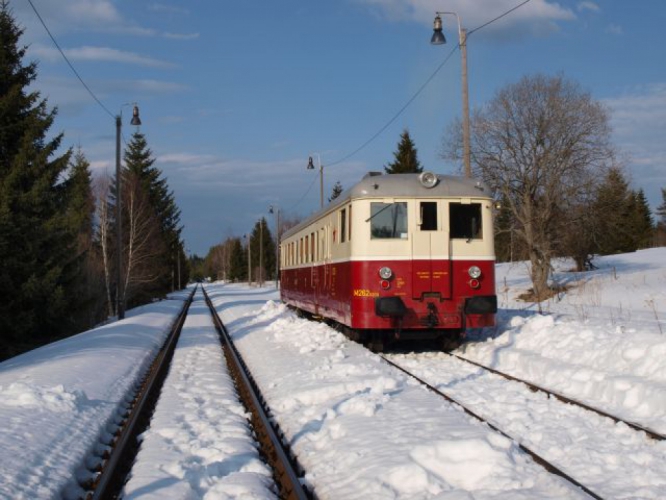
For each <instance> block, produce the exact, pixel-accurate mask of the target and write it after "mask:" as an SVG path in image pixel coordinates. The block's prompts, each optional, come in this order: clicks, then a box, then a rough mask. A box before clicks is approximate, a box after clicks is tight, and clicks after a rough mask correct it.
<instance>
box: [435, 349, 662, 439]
mask: <svg viewBox="0 0 666 500" xmlns="http://www.w3.org/2000/svg"><path fill="white" fill-rule="evenodd" d="M447 354H448V355H449V356H452V357H454V358H456V359H459V360H460V361H462V362H464V363H469V364H470V365H473V366H476V367H478V368H481V369H483V370H486V371H488V372H490V373H493V374H495V375H498V376H500V377H502V378H504V379H506V380H512V381H514V382H519V383H521V384H524V385H526V386H527V387H529V388H530V390H531V391H533V392H541V393H544V394H547V395H548V396H551V397H554V398H555V399H557V400H559V401H562V402H563V403H568V404H571V405H575V406H578V407H580V408H583V409H584V410H587V411H591V412H593V413H596V414H597V415H601V416H602V417H606V418H610V419H611V420H613V421H614V422H615V423H623V424H625V425H626V426H627V427H630V428H631V429H634V430H635V431H639V432H644V433H645V435H646V436H648V437H649V438H651V439H655V440H657V441H663V440H666V436H665V435H664V434H662V433H659V432H657V431H654V430H652V429H649V428H647V427H645V426H643V425H641V424H638V423H636V422H631V421H629V420H626V419H623V418H621V417H618V416H615V415H612V414H610V413H608V412H606V411H604V410H600V409H599V408H595V407H594V406H591V405H589V404H587V403H583V402H582V401H578V400H576V399H572V398H569V397H567V396H564V395H562V394H559V393H557V392H555V391H552V390H550V389H546V388H545V387H541V386H539V385H537V384H533V383H532V382H528V381H527V380H523V379H520V378H518V377H514V376H513V375H509V374H507V373H503V372H501V371H498V370H495V369H494V368H490V367H489V366H485V365H483V364H481V363H477V362H476V361H472V360H470V359H467V358H465V357H463V356H459V355H457V354H455V353H447Z"/></svg>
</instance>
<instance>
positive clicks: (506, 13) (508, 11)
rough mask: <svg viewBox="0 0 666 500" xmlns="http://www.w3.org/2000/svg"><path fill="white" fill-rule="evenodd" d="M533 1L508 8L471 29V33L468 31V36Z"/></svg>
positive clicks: (526, 0) (529, 0) (526, 1)
mask: <svg viewBox="0 0 666 500" xmlns="http://www.w3.org/2000/svg"><path fill="white" fill-rule="evenodd" d="M531 1H532V0H525V1H524V2H523V3H520V4H518V5H516V6H515V7H513V8H511V9H509V10H507V11H506V12H505V13H504V14H500V15H499V16H497V17H496V18H495V19H491V20H490V21H488V22H487V23H484V24H482V25H481V26H478V27H476V28H474V29H473V30H472V31H470V32H469V33H467V36H469V35H471V34H472V33H474V32H475V31H479V30H480V29H483V28H485V27H486V26H488V25H489V24H493V23H494V22H495V21H499V20H500V19H502V18H503V17H504V16H508V15H509V14H511V13H512V12H513V11H514V10H516V9H519V8H520V7H522V6H523V5H525V4H526V3H529V2H531Z"/></svg>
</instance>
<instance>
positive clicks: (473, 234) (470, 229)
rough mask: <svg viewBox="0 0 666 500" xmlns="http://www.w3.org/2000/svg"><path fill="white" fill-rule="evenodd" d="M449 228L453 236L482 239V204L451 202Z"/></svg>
mask: <svg viewBox="0 0 666 500" xmlns="http://www.w3.org/2000/svg"><path fill="white" fill-rule="evenodd" d="M449 228H450V229H449V230H450V232H451V238H464V239H467V240H471V239H481V234H482V232H481V204H480V203H470V204H463V203H451V204H450V205H449Z"/></svg>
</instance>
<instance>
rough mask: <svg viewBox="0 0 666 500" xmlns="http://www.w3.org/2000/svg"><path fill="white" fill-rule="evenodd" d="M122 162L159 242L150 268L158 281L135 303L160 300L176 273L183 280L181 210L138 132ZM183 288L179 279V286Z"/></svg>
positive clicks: (173, 284)
mask: <svg viewBox="0 0 666 500" xmlns="http://www.w3.org/2000/svg"><path fill="white" fill-rule="evenodd" d="M124 160H125V166H126V172H127V175H128V176H130V175H133V176H135V177H136V179H137V181H138V183H139V186H140V187H141V189H142V190H143V192H144V193H145V194H146V196H147V201H148V204H149V205H150V207H151V210H152V215H153V216H154V217H155V220H156V221H157V223H158V230H157V233H158V238H159V242H155V243H154V246H155V247H159V250H158V253H159V256H158V258H157V260H153V262H151V265H155V266H156V267H157V272H158V273H159V278H158V279H157V280H155V281H154V282H152V283H151V284H150V285H148V284H146V285H145V286H143V287H142V288H143V290H142V293H141V294H139V295H138V296H137V297H136V299H135V300H137V301H139V302H138V303H140V302H144V301H147V300H150V299H152V298H154V297H156V296H163V295H164V294H166V293H167V292H169V291H171V290H173V289H175V288H176V287H177V286H178V273H179V272H180V276H181V278H182V276H183V267H182V263H183V262H184V259H185V255H184V249H183V243H182V242H181V240H180V234H181V231H182V227H181V226H180V210H179V209H178V207H177V205H176V202H175V198H174V195H173V192H171V191H169V187H168V185H167V181H166V179H164V178H163V177H162V172H161V170H160V169H158V168H157V167H155V166H154V164H155V161H156V160H155V158H154V157H153V153H152V151H151V150H150V148H149V147H148V143H147V141H146V137H145V136H144V135H143V134H142V133H140V132H138V131H137V132H135V133H134V134H132V139H131V140H130V142H129V144H128V145H127V149H126V150H125V155H124ZM179 263H180V264H181V266H180V269H179ZM182 284H183V283H182V279H181V286H182Z"/></svg>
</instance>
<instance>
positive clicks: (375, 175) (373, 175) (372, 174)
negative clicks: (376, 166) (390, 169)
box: [363, 172, 383, 179]
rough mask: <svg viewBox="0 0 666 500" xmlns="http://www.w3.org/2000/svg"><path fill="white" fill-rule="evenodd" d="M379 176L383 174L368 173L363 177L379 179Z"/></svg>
mask: <svg viewBox="0 0 666 500" xmlns="http://www.w3.org/2000/svg"><path fill="white" fill-rule="evenodd" d="M378 175H383V174H382V173H381V172H368V173H367V174H365V175H364V176H363V178H364V179H367V178H368V177H377V176H378Z"/></svg>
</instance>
